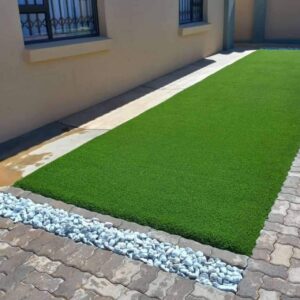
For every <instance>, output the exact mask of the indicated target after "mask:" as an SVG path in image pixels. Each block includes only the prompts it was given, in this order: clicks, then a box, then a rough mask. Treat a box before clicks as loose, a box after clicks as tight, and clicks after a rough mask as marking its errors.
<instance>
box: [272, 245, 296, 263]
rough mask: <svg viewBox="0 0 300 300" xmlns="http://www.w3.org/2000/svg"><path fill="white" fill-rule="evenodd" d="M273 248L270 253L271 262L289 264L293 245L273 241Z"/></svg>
mask: <svg viewBox="0 0 300 300" xmlns="http://www.w3.org/2000/svg"><path fill="white" fill-rule="evenodd" d="M274 247H275V249H274V251H273V252H272V254H271V261H270V262H271V263H272V264H275V265H284V266H286V267H289V266H290V264H291V263H290V259H291V257H292V255H293V247H292V246H290V245H282V244H279V243H275V245H274Z"/></svg>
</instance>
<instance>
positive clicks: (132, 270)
mask: <svg viewBox="0 0 300 300" xmlns="http://www.w3.org/2000/svg"><path fill="white" fill-rule="evenodd" d="M121 258H122V260H121ZM141 265H142V263H141V262H139V261H134V260H131V259H129V258H127V257H119V256H111V260H110V261H109V262H108V264H107V265H106V264H105V265H104V266H103V269H102V272H103V274H104V276H105V277H106V278H107V279H108V280H109V281H111V282H113V283H120V284H122V285H125V286H127V285H129V283H130V281H131V278H132V277H133V276H134V275H135V274H137V273H138V272H139V271H140V268H141ZM110 266H113V268H112V269H111V270H108V268H109V267H110Z"/></svg>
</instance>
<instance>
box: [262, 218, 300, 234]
mask: <svg viewBox="0 0 300 300" xmlns="http://www.w3.org/2000/svg"><path fill="white" fill-rule="evenodd" d="M264 228H265V230H268V231H275V232H278V233H282V234H288V235H294V236H298V228H297V227H292V226H286V225H282V224H277V223H270V222H268V221H267V222H265V227H264Z"/></svg>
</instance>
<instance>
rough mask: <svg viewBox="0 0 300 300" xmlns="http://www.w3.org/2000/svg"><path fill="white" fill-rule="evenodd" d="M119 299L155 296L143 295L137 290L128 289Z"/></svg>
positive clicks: (143, 298) (150, 299) (144, 299)
mask: <svg viewBox="0 0 300 300" xmlns="http://www.w3.org/2000/svg"><path fill="white" fill-rule="evenodd" d="M118 300H153V298H150V297H148V296H146V295H143V294H141V293H139V292H137V291H130V290H128V291H126V292H125V293H124V294H122V295H121V296H120V297H119V298H118Z"/></svg>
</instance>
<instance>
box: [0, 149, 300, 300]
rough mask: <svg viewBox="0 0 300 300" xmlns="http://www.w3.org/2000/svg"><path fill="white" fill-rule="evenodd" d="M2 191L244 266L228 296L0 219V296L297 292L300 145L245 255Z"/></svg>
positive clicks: (287, 295) (269, 296)
mask: <svg viewBox="0 0 300 300" xmlns="http://www.w3.org/2000/svg"><path fill="white" fill-rule="evenodd" d="M5 191H8V192H11V193H12V194H14V195H15V196H20V197H22V196H23V197H27V198H30V199H32V200H33V201H35V202H37V203H45V202H46V203H49V204H50V205H52V206H53V207H55V208H62V209H65V210H67V211H71V212H74V213H78V214H81V215H83V216H84V217H87V218H93V217H96V218H98V219H99V220H100V221H102V222H107V221H108V222H112V223H114V224H115V226H117V227H119V228H125V229H127V228H128V229H131V230H135V231H140V232H147V233H149V234H150V235H151V236H152V237H155V238H157V239H159V240H161V241H169V242H172V243H175V244H178V245H180V246H183V247H191V248H192V249H194V250H200V251H202V252H204V253H205V254H206V255H208V256H215V257H219V258H221V259H223V260H224V261H226V262H228V263H231V264H233V265H236V266H240V267H244V268H245V272H244V279H243V280H242V281H241V283H240V285H239V288H238V292H237V295H234V294H232V293H225V292H221V291H219V290H217V289H214V288H212V287H208V286H204V285H201V284H198V283H195V282H194V281H191V280H186V279H183V278H180V277H179V276H176V275H174V274H170V273H166V272H163V271H161V270H159V269H157V268H155V267H150V266H147V265H145V264H143V263H141V262H137V261H133V260H130V259H129V258H127V257H123V256H119V255H117V254H114V253H112V252H109V251H105V250H101V249H97V248H95V247H92V246H87V245H83V244H78V243H75V242H73V241H72V240H70V239H66V238H62V237H58V236H55V235H53V234H50V233H47V232H45V231H42V230H39V229H33V228H31V227H30V226H27V225H23V224H13V223H12V221H10V220H9V219H4V218H0V299H13V300H19V299H28V300H34V299H64V300H66V299H73V300H75V299H169V300H176V299H178V300H180V299H188V300H196V299H199V300H200V299H201V300H209V299H211V300H243V299H249V300H250V299H252V300H254V299H261V300H277V299H278V300H280V299H281V300H289V299H290V300H292V299H294V300H295V299H300V236H299V234H300V151H299V153H298V155H297V156H296V158H295V160H294V162H293V165H292V167H291V170H290V172H289V174H288V177H287V179H286V181H285V183H284V185H283V187H282V190H281V192H280V193H279V195H278V198H277V199H276V201H275V203H274V205H273V207H272V210H271V212H270V214H269V217H268V219H267V220H266V222H265V225H264V228H263V230H262V231H261V235H260V237H259V238H258V240H257V244H256V247H255V248H254V250H253V255H252V257H251V258H248V257H246V256H242V255H236V254H234V253H231V252H228V251H223V250H220V249H216V248H213V247H211V246H208V245H202V244H200V243H197V242H194V241H191V240H187V239H184V238H182V237H179V236H176V235H171V234H168V233H165V232H162V231H156V230H153V229H151V228H149V227H145V226H141V225H138V224H135V223H130V222H127V221H124V220H120V219H115V218H113V217H110V216H105V215H101V214H97V213H94V212H90V211H87V210H84V209H81V208H77V207H75V206H73V205H69V204H65V203H63V202H60V201H56V200H53V199H49V198H45V197H42V196H40V195H36V194H32V193H31V192H27V191H23V190H21V189H17V188H6V189H5ZM25 295H26V296H25Z"/></svg>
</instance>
